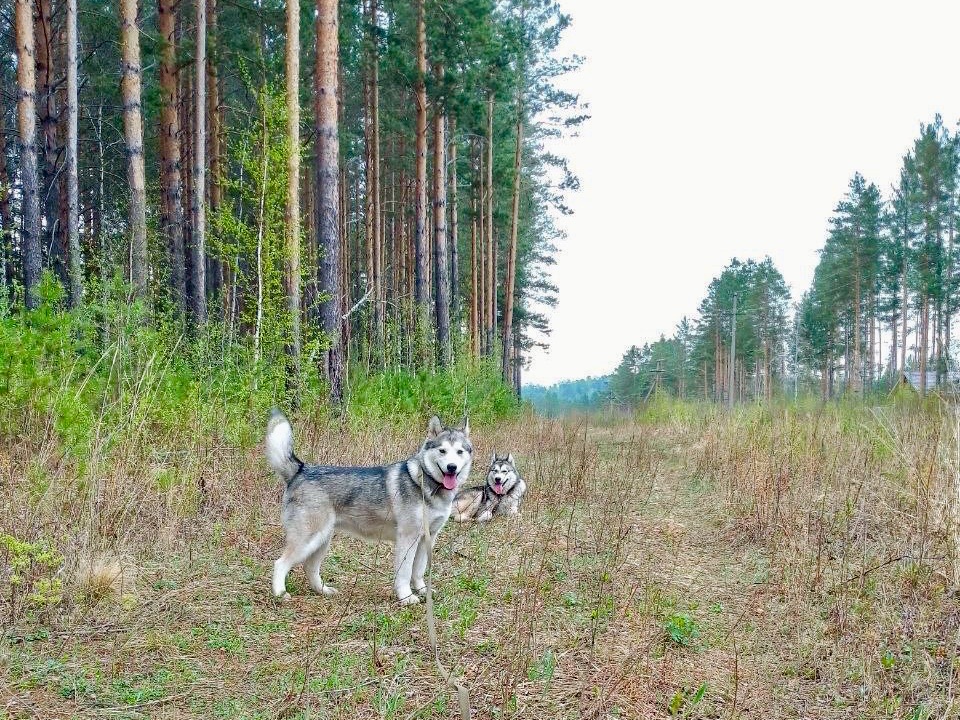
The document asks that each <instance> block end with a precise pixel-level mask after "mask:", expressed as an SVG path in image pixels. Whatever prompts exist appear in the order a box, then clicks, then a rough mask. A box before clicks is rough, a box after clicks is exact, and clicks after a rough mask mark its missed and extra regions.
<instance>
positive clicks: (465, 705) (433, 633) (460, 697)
mask: <svg viewBox="0 0 960 720" xmlns="http://www.w3.org/2000/svg"><path fill="white" fill-rule="evenodd" d="M421 472H422V471H421ZM423 480H424V479H423V477H422V476H421V477H420V498H421V505H420V511H421V512H420V517H421V520H422V522H423V541H424V542H425V543H427V638H428V640H429V641H430V648H431V649H432V650H433V660H434V662H435V663H436V665H437V671H438V672H439V673H440V676H441V677H442V678H443V679H444V680H446V681H447V684H448V685H449V686H450V687H452V688H453V689H454V690H456V691H457V701H458V703H459V705H460V717H461V718H462V720H470V693H469V692H467V688H466V687H464V686H463V685H461V684H460V683H459V682H457V680H455V679H454V677H453V673H452V672H450V671H449V670H447V668H446V666H444V664H443V662H442V661H441V660H440V649H439V645H438V644H437V620H436V617H435V615H434V613H433V536H432V535H431V534H430V523H428V522H427V496H426V490H425V489H424V486H423Z"/></svg>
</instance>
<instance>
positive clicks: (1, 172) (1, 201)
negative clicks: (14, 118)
mask: <svg viewBox="0 0 960 720" xmlns="http://www.w3.org/2000/svg"><path fill="white" fill-rule="evenodd" d="M11 220H12V219H11V216H10V175H9V173H8V172H7V114H6V113H3V112H0V292H2V293H3V294H2V296H0V298H2V301H4V302H5V301H7V300H9V299H10V294H9V289H10V284H11V282H10V281H11V277H10V267H11V265H12V264H13V262H12V259H13V258H12V253H11V250H12V249H13V242H12V237H13V223H12V221H11Z"/></svg>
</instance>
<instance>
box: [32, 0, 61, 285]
mask: <svg viewBox="0 0 960 720" xmlns="http://www.w3.org/2000/svg"><path fill="white" fill-rule="evenodd" d="M35 7H36V11H37V12H36V15H34V43H35V49H36V68H37V70H36V72H37V75H36V77H37V104H38V107H37V110H38V114H39V117H40V136H39V142H40V147H39V161H40V178H41V183H40V207H41V210H42V212H43V216H44V218H45V225H46V226H45V228H44V232H43V236H42V243H41V244H42V245H43V246H45V248H46V250H48V251H49V256H48V260H49V264H50V266H51V267H52V268H53V270H54V272H55V273H56V274H57V277H58V278H59V279H60V280H61V282H63V283H64V284H66V282H67V280H68V277H67V272H66V248H65V247H64V243H63V237H64V235H63V227H62V226H61V224H60V223H59V222H58V218H59V208H58V206H57V199H58V198H57V192H56V189H57V188H56V186H57V154H58V150H59V148H58V142H57V112H58V111H57V96H56V92H55V87H56V84H57V83H56V77H55V74H54V73H55V72H56V69H55V62H54V38H53V12H52V5H51V2H50V0H36V6H35Z"/></svg>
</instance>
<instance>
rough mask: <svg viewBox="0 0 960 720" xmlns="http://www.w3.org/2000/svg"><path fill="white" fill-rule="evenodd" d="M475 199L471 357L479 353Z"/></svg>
mask: <svg viewBox="0 0 960 720" xmlns="http://www.w3.org/2000/svg"><path fill="white" fill-rule="evenodd" d="M477 233H478V228H477V200H476V198H475V199H474V203H473V220H472V221H471V223H470V353H471V355H473V357H476V356H477V355H479V354H480V323H479V317H478V311H479V310H480V303H479V300H480V298H479V297H478V295H477V293H478V291H479V285H478V282H477V281H478V278H477V269H478V266H477V263H478V261H479V257H478V255H477Z"/></svg>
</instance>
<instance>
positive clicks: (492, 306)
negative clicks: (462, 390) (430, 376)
mask: <svg viewBox="0 0 960 720" xmlns="http://www.w3.org/2000/svg"><path fill="white" fill-rule="evenodd" d="M486 216H487V226H486V231H487V239H486V244H487V250H486V261H487V278H486V279H487V288H486V299H487V306H486V308H485V309H484V312H485V314H486V323H485V325H484V336H485V337H484V345H485V347H486V351H487V353H493V343H494V337H495V335H496V325H497V310H496V307H497V284H496V275H497V264H496V263H497V261H496V257H495V249H494V244H493V93H492V92H491V93H490V95H489V97H488V99H487V212H486Z"/></svg>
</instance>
